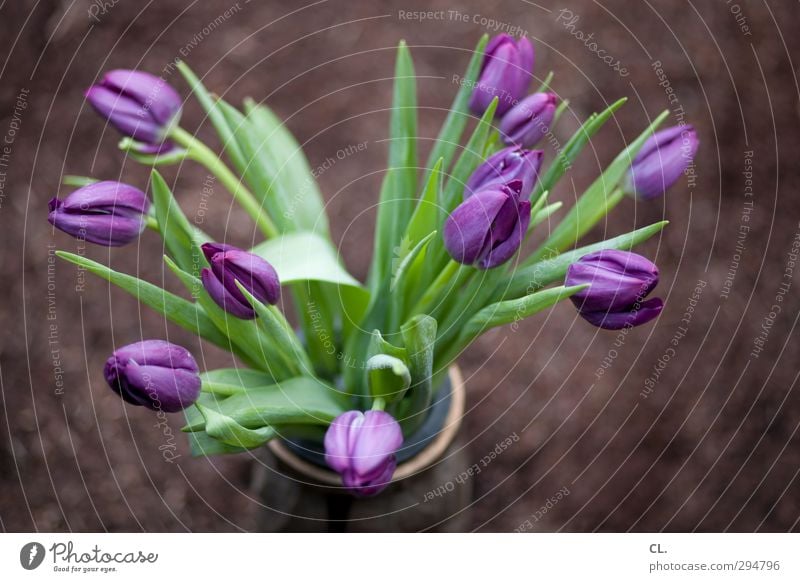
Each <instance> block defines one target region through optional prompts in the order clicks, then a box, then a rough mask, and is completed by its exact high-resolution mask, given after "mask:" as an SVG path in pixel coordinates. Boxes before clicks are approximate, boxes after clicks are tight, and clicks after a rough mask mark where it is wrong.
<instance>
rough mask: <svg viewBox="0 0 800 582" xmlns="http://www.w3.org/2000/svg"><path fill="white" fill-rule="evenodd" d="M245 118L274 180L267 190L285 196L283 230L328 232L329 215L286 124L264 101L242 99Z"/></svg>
mask: <svg viewBox="0 0 800 582" xmlns="http://www.w3.org/2000/svg"><path fill="white" fill-rule="evenodd" d="M245 111H246V112H247V120H248V121H250V122H251V125H250V129H249V130H250V131H254V132H255V135H256V137H257V139H259V140H261V150H263V154H264V155H263V158H264V159H265V160H268V162H269V166H268V168H269V169H270V171H269V174H270V178H271V180H272V182H273V184H272V185H271V187H270V191H272V192H274V193H275V194H276V195H279V196H281V197H283V198H286V199H287V204H285V205H284V207H285V208H286V210H285V215H284V216H283V217H282V219H276V220H278V221H279V222H283V221H284V220H285V221H289V222H291V223H292V228H291V229H289V228H287V229H286V230H287V231H288V230H312V231H314V232H317V233H320V234H322V235H325V236H328V218H327V216H326V214H325V204H324V201H323V199H322V193H321V192H320V190H319V186H318V185H317V181H316V179H315V178H314V175H313V174H312V173H311V167H310V165H309V163H308V160H307V159H306V156H305V153H304V152H303V149H302V148H301V147H300V144H299V143H297V140H296V139H295V138H294V136H293V135H292V134H291V132H290V131H289V130H288V129H287V128H286V125H285V124H284V123H283V122H282V121H281V120H280V119H278V117H277V116H276V115H275V114H274V113H273V112H272V110H270V109H269V108H268V107H266V106H265V105H263V104H261V105H258V104H256V103H255V102H254V101H253V100H252V99H246V100H245Z"/></svg>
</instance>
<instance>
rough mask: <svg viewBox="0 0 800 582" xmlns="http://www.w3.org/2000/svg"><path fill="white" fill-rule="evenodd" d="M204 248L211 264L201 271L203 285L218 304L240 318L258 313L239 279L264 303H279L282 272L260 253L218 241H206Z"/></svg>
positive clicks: (251, 316)
mask: <svg viewBox="0 0 800 582" xmlns="http://www.w3.org/2000/svg"><path fill="white" fill-rule="evenodd" d="M202 249H203V254H204V255H205V256H206V259H208V263H209V264H210V265H211V268H210V269H203V270H202V272H201V273H200V278H201V279H202V280H203V286H204V287H205V288H206V291H208V294H209V295H210V296H211V298H212V299H213V300H214V301H215V302H216V304H217V305H219V306H220V307H221V308H222V309H224V310H225V311H227V312H228V313H230V314H231V315H234V316H236V317H238V318H240V319H253V318H255V316H256V312H255V311H254V310H253V308H252V307H251V306H250V302H249V301H247V298H246V297H245V296H244V294H243V293H242V292H241V291H240V290H239V288H238V287H237V286H236V281H238V282H239V284H240V285H242V286H243V287H244V288H245V289H247V291H248V292H249V293H250V294H252V295H253V297H255V298H256V299H258V300H259V301H261V302H262V303H269V304H270V305H275V304H276V303H277V302H278V301H279V300H280V298H281V284H280V281H279V280H278V273H276V272H275V269H274V268H273V267H272V265H270V264H269V263H268V262H267V261H265V260H264V259H262V258H261V257H259V256H258V255H254V254H253V253H248V252H247V251H243V250H242V249H238V248H236V247H234V246H231V245H225V244H218V243H206V244H204V245H203V246H202Z"/></svg>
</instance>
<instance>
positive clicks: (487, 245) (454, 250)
mask: <svg viewBox="0 0 800 582" xmlns="http://www.w3.org/2000/svg"><path fill="white" fill-rule="evenodd" d="M521 190H522V181H521V180H513V181H511V182H509V183H508V184H506V185H505V186H503V187H501V188H491V189H487V190H481V191H480V192H478V193H477V194H473V195H472V196H470V197H469V198H467V199H466V200H465V201H464V202H462V203H461V205H460V206H459V207H458V208H456V209H455V210H454V211H453V213H452V214H451V215H450V216H449V217H448V218H447V221H446V222H445V225H444V246H445V248H446V249H447V252H448V253H449V254H450V256H451V257H452V258H453V260H454V261H456V262H458V263H462V264H465V265H475V266H476V267H478V268H480V269H491V268H493V267H496V266H498V265H501V264H502V263H505V262H506V261H507V260H508V259H510V258H511V257H512V256H513V255H514V253H515V252H516V251H517V249H518V248H519V246H520V245H521V244H522V240H523V238H524V237H525V234H526V232H527V231H528V224H530V220H531V203H530V202H529V201H528V200H523V199H522V198H521Z"/></svg>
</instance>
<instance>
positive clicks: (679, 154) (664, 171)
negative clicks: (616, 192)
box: [625, 125, 700, 200]
mask: <svg viewBox="0 0 800 582" xmlns="http://www.w3.org/2000/svg"><path fill="white" fill-rule="evenodd" d="M699 145H700V140H699V139H697V133H696V132H695V130H694V128H693V127H692V126H691V125H684V126H680V125H676V126H675V127H670V128H668V129H664V130H661V131H659V132H656V133H655V134H654V135H653V136H652V137H651V138H650V139H648V140H647V141H646V142H644V145H643V146H642V149H641V150H639V155H637V156H636V159H634V160H633V164H632V165H631V168H630V170H628V175H627V177H626V179H625V191H626V192H627V193H629V194H633V195H635V196H637V197H638V198H642V199H644V200H647V199H650V198H655V197H656V196H660V195H662V194H663V193H664V192H665V191H666V189H667V188H669V187H670V186H672V185H673V184H674V183H675V182H676V181H677V180H678V178H680V176H681V174H682V173H684V171H685V170H686V169H687V168H688V167H689V165H690V164H691V163H692V160H694V155H695V154H696V153H697V148H698V146H699Z"/></svg>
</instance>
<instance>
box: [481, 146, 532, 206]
mask: <svg viewBox="0 0 800 582" xmlns="http://www.w3.org/2000/svg"><path fill="white" fill-rule="evenodd" d="M543 155H544V152H542V151H541V150H525V149H522V148H519V147H510V148H505V149H502V150H500V151H499V152H497V153H496V154H494V155H493V156H490V157H489V159H488V160H486V161H485V162H484V163H482V164H481V165H480V166H478V169H477V170H475V171H474V172H473V173H472V175H471V176H470V177H469V180H467V188H466V192H467V196H471V195H473V194H475V193H476V192H478V191H480V190H488V189H491V188H499V187H501V186H505V185H506V184H508V183H509V182H511V181H513V180H522V197H523V198H527V197H528V196H530V193H531V192H532V191H533V186H534V185H535V184H536V180H537V179H538V178H539V169H540V168H541V167H542V156H543Z"/></svg>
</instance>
